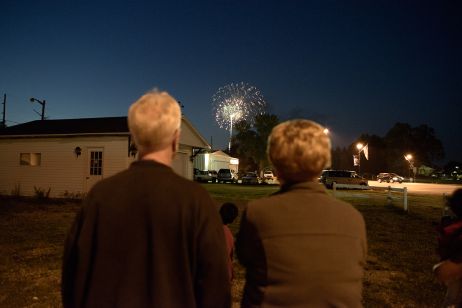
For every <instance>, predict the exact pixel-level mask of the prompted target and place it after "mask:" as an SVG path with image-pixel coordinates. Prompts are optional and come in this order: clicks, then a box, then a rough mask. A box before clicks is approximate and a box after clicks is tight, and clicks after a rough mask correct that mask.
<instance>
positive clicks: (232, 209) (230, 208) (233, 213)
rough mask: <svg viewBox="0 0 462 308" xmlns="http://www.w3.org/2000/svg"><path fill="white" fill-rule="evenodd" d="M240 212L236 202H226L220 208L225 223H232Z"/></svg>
mask: <svg viewBox="0 0 462 308" xmlns="http://www.w3.org/2000/svg"><path fill="white" fill-rule="evenodd" d="M237 214H238V210H237V207H236V205H235V204H234V203H231V202H225V203H223V204H222V206H221V208H220V216H221V220H222V221H223V224H224V225H227V224H230V223H232V222H233V221H234V219H236V217H237Z"/></svg>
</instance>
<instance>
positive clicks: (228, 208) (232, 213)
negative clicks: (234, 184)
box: [220, 202, 239, 280]
mask: <svg viewBox="0 0 462 308" xmlns="http://www.w3.org/2000/svg"><path fill="white" fill-rule="evenodd" d="M238 213H239V212H238V209H237V207H236V205H235V204H234V203H231V202H225V203H223V204H222V206H221V207H220V216H221V220H222V221H223V231H224V233H225V238H226V246H227V248H228V271H229V279H230V280H233V277H234V273H233V255H234V237H233V234H232V233H231V230H230V229H229V227H228V224H230V223H232V222H233V221H234V220H235V219H236V217H237V215H238Z"/></svg>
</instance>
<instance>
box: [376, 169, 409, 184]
mask: <svg viewBox="0 0 462 308" xmlns="http://www.w3.org/2000/svg"><path fill="white" fill-rule="evenodd" d="M377 181H378V182H379V183H381V182H387V183H395V182H398V183H400V184H401V183H402V182H403V181H404V178H403V177H402V176H400V175H397V174H396V173H388V172H382V173H379V174H378V175H377Z"/></svg>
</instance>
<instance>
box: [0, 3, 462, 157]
mask: <svg viewBox="0 0 462 308" xmlns="http://www.w3.org/2000/svg"><path fill="white" fill-rule="evenodd" d="M153 2H154V1H150V2H147V1H146V2H140V1H126V2H118V1H107V2H101V1H66V0H60V1H47V0H44V1H21V0H6V1H5V0H2V1H1V4H0V94H1V95H2V96H3V93H6V94H7V111H6V116H7V125H8V126H11V125H14V124H17V123H23V122H28V121H32V120H36V119H39V118H40V117H39V116H38V115H37V114H36V113H35V112H34V111H33V109H35V110H40V106H39V105H38V104H32V103H30V102H29V98H30V97H35V98H38V99H40V100H42V99H45V100H46V102H47V106H46V116H47V117H48V118H49V119H63V118H80V117H107V116H125V115H126V114H127V109H128V107H129V105H130V104H131V103H132V102H133V101H134V100H136V99H137V98H138V97H139V96H140V95H141V94H143V93H144V92H146V91H147V90H150V89H152V88H154V87H157V88H159V89H162V90H166V91H168V92H170V93H171V94H172V95H173V96H174V97H175V98H176V99H177V100H179V101H181V102H182V103H183V105H184V109H183V112H184V114H185V115H186V117H187V118H188V119H189V120H191V122H192V123H193V124H194V126H195V127H196V128H197V129H198V130H199V131H200V132H201V133H202V135H203V136H204V137H205V139H207V140H208V141H210V140H211V137H212V138H213V139H212V140H213V145H214V148H226V146H227V134H228V132H227V131H225V130H224V129H220V128H219V127H218V126H217V124H216V123H215V121H214V116H213V114H212V106H211V104H212V96H213V94H214V93H215V92H216V91H217V90H218V88H219V87H221V86H224V85H226V84H229V83H232V82H234V83H236V82H241V81H242V82H246V83H248V84H250V85H253V86H255V87H257V88H258V89H259V90H260V91H261V93H262V94H263V96H264V98H265V100H266V102H267V104H268V106H269V112H271V113H275V114H277V115H278V116H279V117H280V118H281V119H288V118H294V117H296V118H300V117H303V118H308V119H313V120H315V121H318V122H319V123H321V124H323V125H326V126H327V127H329V129H330V130H331V132H332V140H333V145H334V146H345V145H349V144H350V143H352V142H354V141H355V139H356V138H357V137H358V136H359V135H360V134H361V133H368V134H377V135H379V136H384V135H385V133H386V132H387V131H388V130H389V129H390V128H391V127H392V126H393V125H394V124H395V123H396V122H405V123H409V124H410V125H412V126H417V125H420V124H427V125H429V126H431V127H433V128H434V129H435V132H436V136H437V137H438V138H439V139H441V140H442V141H443V146H444V148H445V150H446V158H445V160H444V161H448V160H458V161H462V142H461V139H462V138H461V129H462V125H461V114H462V112H461V110H462V107H461V106H462V104H461V102H462V64H461V55H462V22H461V21H462V10H461V6H460V4H456V2H458V1H451V2H449V1H434V2H433V3H430V2H425V1H290V0H289V1H251V0H248V1H230V0H226V1H225V0H217V1H184V2H183V1H167V2H165V3H156V4H153ZM321 2H322V3H321ZM444 161H443V162H444Z"/></svg>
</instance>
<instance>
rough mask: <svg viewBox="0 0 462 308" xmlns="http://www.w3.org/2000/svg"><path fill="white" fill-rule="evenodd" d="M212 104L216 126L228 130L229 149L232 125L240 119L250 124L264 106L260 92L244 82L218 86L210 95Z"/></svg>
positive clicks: (261, 111)
mask: <svg viewBox="0 0 462 308" xmlns="http://www.w3.org/2000/svg"><path fill="white" fill-rule="evenodd" d="M212 105H213V113H214V115H215V120H216V122H217V124H218V126H219V127H220V128H224V129H226V130H229V138H230V141H229V149H231V137H232V135H233V125H234V124H235V123H237V122H238V121H241V120H246V121H247V122H249V123H250V124H251V125H252V124H253V122H254V121H255V116H256V115H258V114H262V113H264V111H265V107H266V103H265V101H264V99H263V95H262V94H261V92H260V91H259V90H258V89H257V88H255V87H254V86H251V85H249V84H247V83H244V82H239V83H231V84H228V85H226V86H223V87H220V88H219V89H218V91H217V92H216V93H215V94H214V95H213V97H212Z"/></svg>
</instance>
